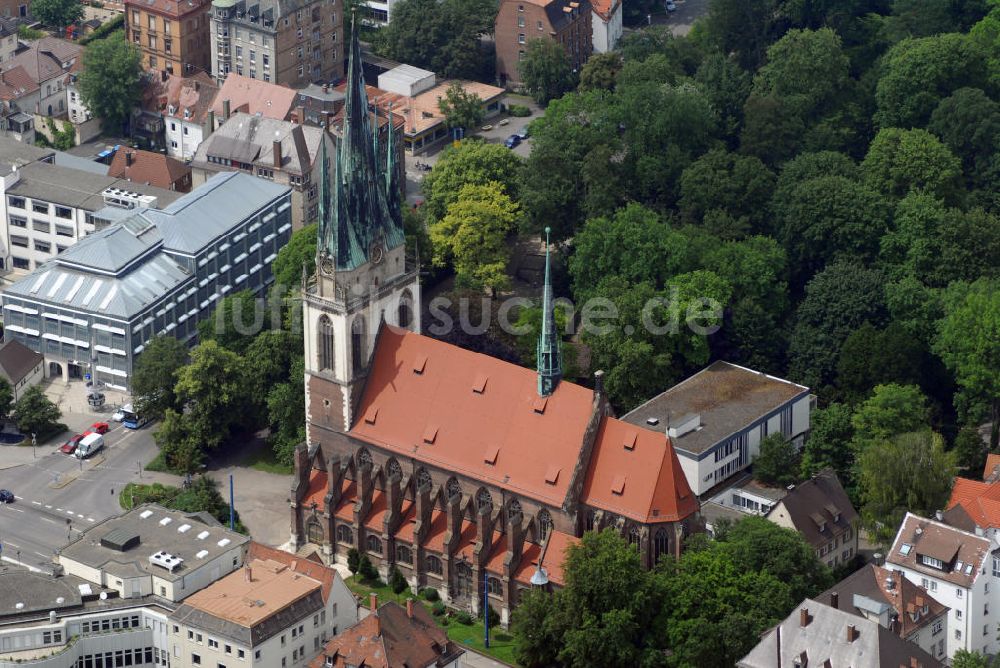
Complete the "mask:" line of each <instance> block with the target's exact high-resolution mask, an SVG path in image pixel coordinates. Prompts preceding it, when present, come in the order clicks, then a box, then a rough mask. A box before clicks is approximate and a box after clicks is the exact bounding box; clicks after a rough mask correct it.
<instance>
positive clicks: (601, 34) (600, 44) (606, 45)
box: [590, 0, 625, 53]
mask: <svg viewBox="0 0 1000 668" xmlns="http://www.w3.org/2000/svg"><path fill="white" fill-rule="evenodd" d="M590 4H591V9H592V10H593V12H594V16H593V17H592V19H591V24H592V25H593V27H594V40H593V41H594V53H606V52H608V51H614V50H615V47H616V46H618V40H620V39H621V38H622V14H624V11H623V10H622V7H623V6H624V4H625V3H624V2H623V0H591V1H590Z"/></svg>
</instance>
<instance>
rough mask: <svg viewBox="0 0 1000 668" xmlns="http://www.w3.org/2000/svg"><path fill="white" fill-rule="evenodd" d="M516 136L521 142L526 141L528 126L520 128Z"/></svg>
mask: <svg viewBox="0 0 1000 668" xmlns="http://www.w3.org/2000/svg"><path fill="white" fill-rule="evenodd" d="M517 136H518V137H520V138H521V141H524V140H525V139H527V138H528V126H527V125H525V126H524V127H523V128H521V131H520V132H518V133H517Z"/></svg>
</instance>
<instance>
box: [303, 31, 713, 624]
mask: <svg viewBox="0 0 1000 668" xmlns="http://www.w3.org/2000/svg"><path fill="white" fill-rule="evenodd" d="M360 61H361V49H360V44H359V42H358V39H357V35H356V34H355V35H354V36H353V37H352V41H351V50H350V58H349V62H348V86H347V89H346V100H345V105H344V121H343V128H342V136H341V139H340V141H339V142H338V143H337V154H336V156H334V158H333V159H334V161H335V163H334V164H336V165H341V166H347V167H348V168H346V169H343V170H342V171H340V172H339V174H338V175H337V178H330V175H331V172H330V171H329V166H328V161H326V160H323V161H321V164H322V167H323V171H322V173H321V177H320V183H321V184H322V187H321V191H320V211H321V216H320V220H319V225H318V230H317V254H316V267H317V269H316V272H315V274H314V275H313V276H312V277H309V278H307V279H306V285H305V289H304V290H303V294H302V300H303V329H304V332H305V378H304V381H305V397H306V399H305V404H306V420H307V424H306V440H307V442H306V444H303V445H302V446H300V447H299V448H297V449H296V451H295V454H294V461H295V474H294V477H293V483H292V489H291V493H290V502H291V508H290V510H291V518H290V519H291V527H290V528H291V537H290V545H292V546H294V547H295V548H296V549H302V550H303V553H308V552H312V553H315V554H319V555H321V556H322V558H323V559H324V561H327V562H329V561H344V560H346V558H347V555H348V553H350V552H352V551H353V550H358V551H360V552H361V553H363V554H365V555H366V556H367V558H368V559H370V560H371V561H372V563H373V564H374V566H375V567H376V568H377V569H378V570H379V571H380V573H382V574H388V573H389V572H390V571H391V569H392V568H393V567H395V568H398V569H399V570H400V572H401V573H402V574H403V577H404V578H405V579H406V580H407V582H408V583H409V585H410V587H411V588H413V590H414V591H416V590H419V589H421V588H425V587H432V588H434V589H436V590H438V591H439V592H440V593H441V596H442V597H443V598H444V599H445V600H446V601H448V602H449V603H450V604H451V605H453V606H456V607H463V608H466V609H471V610H472V611H473V612H479V611H480V610H482V609H483V607H482V606H485V605H487V604H488V605H490V606H491V607H493V608H495V609H496V610H497V611H498V612H499V615H500V619H501V623H502V624H506V623H508V622H509V619H510V611H511V610H512V609H513V607H514V606H515V605H516V604H517V601H518V599H519V597H520V596H521V593H522V592H523V591H524V590H526V589H528V588H530V587H531V586H532V583H533V582H536V583H537V582H542V583H544V582H546V580H547V581H548V584H549V585H561V584H563V583H564V575H563V569H562V565H563V563H564V560H565V556H566V550H567V548H568V547H569V546H570V545H573V544H576V543H577V542H578V541H579V539H580V536H582V535H583V533H584V532H585V531H591V530H597V531H600V530H603V529H604V528H611V529H612V530H614V531H617V532H619V533H620V535H621V536H622V537H623V538H624V539H625V540H627V541H628V542H629V543H630V544H631V545H633V546H634V547H635V549H636V550H637V551H638V554H639V558H640V563H641V564H642V565H643V566H644V567H647V568H648V567H651V566H653V565H654V564H655V563H656V562H657V560H659V559H661V558H676V557H677V555H678V554H679V552H680V550H681V546H682V544H683V540H684V537H685V536H686V535H688V534H690V533H692V532H697V531H700V530H701V522H700V519H699V517H698V502H697V499H696V497H695V496H694V494H693V493H692V491H691V488H690V487H689V485H688V484H687V480H686V479H685V477H684V474H683V471H682V470H681V465H680V463H679V462H678V458H677V455H676V454H675V452H674V449H673V447H672V445H671V442H670V439H669V438H668V437H667V435H666V434H665V433H663V432H653V431H648V430H646V429H643V428H642V427H637V426H635V425H631V424H628V423H626V422H622V421H620V420H617V419H615V418H614V417H612V416H611V409H610V406H609V404H608V401H607V397H606V394H605V392H604V389H603V374H601V373H598V374H596V377H595V386H594V388H593V389H591V388H586V387H583V386H580V385H577V384H574V383H571V382H568V381H564V380H562V373H561V368H562V366H561V354H560V352H559V344H558V341H557V339H556V338H554V337H552V336H550V335H549V334H548V332H551V331H552V328H554V325H552V326H551V327H552V328H549V327H546V328H543V332H545V333H543V336H542V337H541V338H540V341H539V351H540V352H539V356H538V357H539V365H538V368H537V369H536V370H534V371H532V370H530V369H525V368H524V367H521V366H518V365H515V364H511V363H508V362H505V361H502V360H499V359H496V358H493V357H490V356H488V355H482V354H479V353H475V352H472V351H469V350H466V349H464V348H460V347H458V346H455V345H451V344H449V343H446V342H443V341H441V340H438V339H434V338H431V337H428V336H423V335H421V334H420V333H419V332H420V328H421V325H420V322H421V313H422V309H421V301H420V282H419V280H418V278H417V268H416V266H415V264H414V263H413V261H412V260H411V259H410V258H409V257H408V255H407V249H406V244H405V237H404V234H403V226H402V214H401V189H400V187H399V185H398V183H396V178H397V176H396V175H397V174H398V172H397V170H396V169H395V167H394V165H393V164H392V157H393V155H394V154H393V153H389V154H388V155H387V158H388V159H387V160H386V161H384V162H383V161H381V160H377V159H376V151H375V146H374V144H375V142H374V132H373V129H372V128H371V126H370V125H369V120H370V116H369V113H368V108H369V107H368V99H367V95H366V93H365V87H364V80H363V77H362V74H361V68H360ZM546 276H548V271H546ZM551 289H552V288H551V285H550V284H549V283H548V282H546V285H545V289H544V294H545V295H546V297H545V300H544V301H545V304H546V306H545V313H546V314H547V315H546V318H547V319H551V320H548V321H549V322H554V317H555V316H554V314H553V311H552V309H551V301H552V299H551ZM540 453H544V454H543V455H542V454H540Z"/></svg>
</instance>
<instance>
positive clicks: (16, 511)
mask: <svg viewBox="0 0 1000 668" xmlns="http://www.w3.org/2000/svg"><path fill="white" fill-rule="evenodd" d="M7 510H13V511H14V512H15V513H23V512H24V511H23V510H21V509H20V508H11V507H10V506H8V507H7Z"/></svg>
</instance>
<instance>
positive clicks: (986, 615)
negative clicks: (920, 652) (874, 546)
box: [885, 513, 1000, 658]
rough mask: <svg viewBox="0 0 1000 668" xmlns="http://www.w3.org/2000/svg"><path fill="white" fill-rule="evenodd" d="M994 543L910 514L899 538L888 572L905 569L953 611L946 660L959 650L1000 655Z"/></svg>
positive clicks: (999, 571) (888, 560)
mask: <svg viewBox="0 0 1000 668" xmlns="http://www.w3.org/2000/svg"><path fill="white" fill-rule="evenodd" d="M994 547H995V546H994V545H993V544H992V543H991V541H990V540H989V539H987V538H985V537H983V536H978V535H976V534H975V533H971V532H968V531H963V530H962V529H959V528H956V527H953V526H949V525H947V524H945V523H944V522H942V521H940V520H931V519H925V518H923V517H920V516H919V515H914V514H913V513H907V514H906V517H905V518H904V519H903V523H902V525H901V526H900V527H899V531H898V533H897V534H896V538H895V540H894V541H893V543H892V547H891V548H890V550H889V553H888V554H887V555H886V560H885V561H886V568H892V569H893V570H899V571H902V572H903V574H904V575H905V576H906V578H907V579H908V580H910V581H911V582H913V583H916V584H919V585H920V586H921V587H923V588H924V589H925V590H927V592H928V593H929V594H930V595H931V596H933V597H934V598H935V599H937V600H938V601H939V602H940V603H941V604H943V605H945V606H947V607H948V608H950V609H951V613H949V619H948V629H949V631H948V643H947V653H948V657H949V658H951V657H954V656H955V652H957V651H958V650H960V649H965V650H969V651H979V652H983V653H984V654H996V653H997V647H998V646H997V633H996V631H997V622H996V617H997V614H998V606H1000V601H996V600H995V599H996V595H997V590H998V588H1000V568H998V567H997V560H996V559H994V560H993V561H992V571H989V572H988V571H987V569H988V568H990V567H991V563H990V559H991V556H990V555H991V551H992V550H993V548H994Z"/></svg>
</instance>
